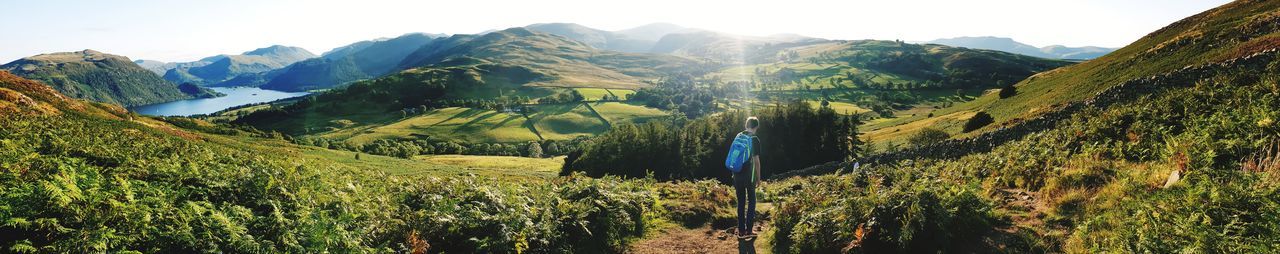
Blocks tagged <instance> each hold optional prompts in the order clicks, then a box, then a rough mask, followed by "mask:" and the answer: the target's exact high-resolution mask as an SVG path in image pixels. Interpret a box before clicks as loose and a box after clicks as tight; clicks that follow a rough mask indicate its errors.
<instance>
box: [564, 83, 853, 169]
mask: <svg viewBox="0 0 1280 254" xmlns="http://www.w3.org/2000/svg"><path fill="white" fill-rule="evenodd" d="M753 115H754V116H757V117H759V118H760V131H759V132H758V133H757V135H758V136H759V137H760V140H761V142H762V144H763V147H761V148H760V150H761V152H760V153H761V155H760V157H761V161H762V162H761V174H763V176H770V175H773V174H778V173H783V172H787V171H791V170H796V169H802V168H805V167H808V166H812V165H817V164H822V163H827V162H833V161H843V160H847V159H849V158H854V157H857V156H859V155H860V154H859V151H860V150H859V148H860V147H861V142H860V141H859V140H857V139H856V138H854V136H855V135H856V132H857V125H858V121H857V119H855V118H853V117H848V116H842V115H838V114H836V113H835V111H833V110H831V109H830V108H821V109H813V108H811V107H809V105H808V104H807V103H805V102H802V101H791V102H789V103H786V104H780V105H778V106H776V107H773V108H770V109H768V110H765V111H759V112H755V113H754V114H753ZM746 117H747V114H746V112H741V111H734V112H726V113H721V114H716V115H712V116H708V117H705V118H700V119H696V120H691V121H689V122H688V123H678V122H677V123H670V122H649V123H646V124H642V125H621V126H616V127H615V128H614V129H613V130H611V131H609V132H607V133H605V134H603V135H601V136H599V137H597V138H595V139H593V140H592V142H590V143H589V144H587V145H586V146H585V147H583V150H582V151H581V153H580V154H579V153H570V154H569V155H568V157H567V158H566V160H565V166H564V171H563V172H562V173H561V174H562V175H568V174H569V173H570V172H584V173H586V174H587V175H590V176H604V175H620V176H629V177H645V176H654V177H657V178H659V179H703V178H721V179H723V178H726V177H727V176H728V172H729V171H727V170H725V169H724V164H723V163H722V162H723V161H724V155H725V154H728V148H729V143H730V142H731V141H732V139H733V137H734V135H736V134H737V133H738V132H740V131H742V130H743V129H744V127H743V122H745V120H746Z"/></svg>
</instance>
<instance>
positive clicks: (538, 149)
mask: <svg viewBox="0 0 1280 254" xmlns="http://www.w3.org/2000/svg"><path fill="white" fill-rule="evenodd" d="M525 151H526V155H527V156H529V158H542V145H540V144H538V142H529V147H528V148H527V149H526V150H525Z"/></svg>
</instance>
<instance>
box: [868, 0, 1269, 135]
mask: <svg viewBox="0 0 1280 254" xmlns="http://www.w3.org/2000/svg"><path fill="white" fill-rule="evenodd" d="M1278 6H1280V3H1276V2H1274V1H1236V2H1233V3H1230V4H1227V5H1224V6H1222V7H1220V8H1215V9H1213V10H1209V11H1205V12H1203V13H1200V14H1197V15H1195V16H1191V17H1188V18H1186V19H1183V20H1181V21H1178V22H1175V23H1173V24H1170V25H1169V26H1167V27H1164V28H1161V29H1160V30H1157V31H1154V32H1152V33H1150V34H1148V35H1146V36H1144V37H1142V38H1141V39H1139V40H1138V41H1135V42H1134V43H1132V44H1130V45H1128V46H1125V47H1124V48H1121V49H1119V50H1116V51H1115V52H1113V53H1111V54H1108V55H1106V56H1103V57H1099V58H1097V59H1094V60H1090V61H1087V62H1083V63H1080V64H1076V65H1072V66H1069V67H1066V68H1062V69H1058V70H1054V71H1050V72H1046V73H1041V74H1037V75H1035V76H1032V77H1031V78H1028V79H1026V80H1023V81H1021V82H1019V83H1018V84H1017V85H1016V88H1017V91H1018V92H1017V94H1016V95H1014V96H1012V97H1010V98H1007V99H1001V98H1000V97H999V96H998V95H996V94H994V93H992V94H987V95H984V96H982V97H980V98H978V99H977V100H974V101H972V102H968V103H964V104H960V105H957V106H955V107H951V108H946V109H942V110H939V111H938V112H935V113H934V117H932V118H933V119H927V118H930V117H927V116H925V115H918V116H915V117H903V118H899V119H895V120H894V121H893V123H891V124H886V125H885V126H896V125H903V124H908V123H911V122H916V121H934V122H937V123H940V124H944V125H947V126H960V125H961V124H958V123H956V121H958V120H964V119H942V117H943V116H946V115H950V114H952V113H955V112H962V111H974V112H976V111H983V112H987V113H990V114H991V115H992V116H993V117H994V118H995V120H996V122H997V123H1002V122H1016V121H1018V119H1028V118H1031V117H1034V116H1036V115H1039V114H1041V113H1043V112H1046V111H1050V110H1052V109H1054V108H1055V107H1059V106H1061V105H1063V104H1065V103H1068V102H1072V101H1081V100H1084V99H1086V98H1089V97H1091V96H1093V95H1094V94H1095V93H1097V92H1099V91H1102V90H1103V89H1106V88H1108V87H1111V86H1115V85H1118V84H1120V83H1122V82H1124V81H1128V80H1132V79H1137V78H1144V77H1148V76H1151V75H1156V74H1161V73H1167V72H1170V71H1174V70H1178V69H1181V68H1183V67H1186V66H1189V65H1197V64H1204V63H1211V62H1218V61H1223V60H1226V59H1231V58H1236V57H1240V56H1245V55H1248V54H1251V53H1256V52H1260V51H1262V50H1266V49H1273V48H1277V47H1278V45H1280V43H1277V41H1280V39H1278V38H1280V25H1277V24H1280V22H1277V20H1280V14H1277V12H1276V9H1277V7H1278ZM998 126H1000V124H995V125H991V127H989V128H988V129H987V130H990V129H994V128H998ZM946 130H947V131H949V132H952V133H958V132H960V129H959V128H956V127H949V128H946ZM904 132H907V133H909V131H906V130H904Z"/></svg>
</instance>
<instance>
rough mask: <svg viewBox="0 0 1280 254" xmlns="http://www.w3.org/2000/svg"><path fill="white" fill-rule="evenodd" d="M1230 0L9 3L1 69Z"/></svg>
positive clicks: (1180, 14) (1032, 34)
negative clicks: (643, 29)
mask: <svg viewBox="0 0 1280 254" xmlns="http://www.w3.org/2000/svg"><path fill="white" fill-rule="evenodd" d="M1227 2H1228V1H1227V0H1124V1H1117V0H1075V1H1058V0H1054V1H1048V0H967V1H954V0H883V1H868V0H839V1H813V0H774V1H757V0H736V1H735V0H630V1H618V0H614V1H607V0H554V1H538V0H514V1H506V0H503V1H498V0H451V1H429V0H416V1H415V0H360V1H328V0H319V1H317V0H311V1H301V0H298V1H294V0H285V1H269V0H219V1H187V0H179V1H170V0H113V1H99V0H49V1H32V0H0V6H3V8H0V31H4V32H5V36H4V37H2V38H0V63H7V62H10V61H13V60H17V59H19V58H22V57H26V56H31V55H36V54H40V53H50V52H67V51H78V50H83V49H94V50H98V51H102V52H106V53H111V54H117V55H124V56H127V57H129V58H131V59H135V60H136V59H151V60H161V61H166V62H184V61H194V60H197V59H200V58H203V57H207V56H212V55H217V54H239V53H242V52H245V51H249V50H253V49H255V48H261V47H266V46H270V45H277V44H278V45H289V46H298V47H302V48H305V49H307V50H309V51H312V52H313V53H315V54H321V53H324V52H326V51H328V50H330V49H333V48H335V47H339V46H343V45H347V44H350V43H353V42H357V41H362V40H369V39H375V38H383V37H395V36H399V35H402V34H405V33H413V32H426V33H445V34H460V33H461V34H469V33H478V32H482V31H485V30H490V29H503V28H509V27H517V26H525V25H529V24H534V23H549V22H570V23H578V24H581V25H585V26H589V27H593V28H597V29H604V30H621V29H626V28H631V27H636V26H640V25H645V24H650V23H655V22H666V23H673V24H677V25H681V26H685V27H693V28H701V29H709V30H714V31H719V32H726V33H733V34H741V35H758V36H763V35H771V34H780V33H792V34H800V35H805V36H812V37H820V38H827V39H883V40H894V39H899V40H904V41H928V40H933V39H938V38H951V37H958V36H999V37H1010V38H1013V39H1014V40H1017V41H1020V42H1023V43H1027V44H1031V45H1034V46H1047V45H1053V44H1059V45H1067V46H1103V47H1122V46H1124V45H1126V44H1128V43H1130V42H1133V41H1134V40H1137V39H1138V38H1140V37H1142V36H1144V35H1146V34H1147V33H1150V32H1152V31H1155V30H1156V29H1159V28H1161V27H1164V26H1165V25H1168V24H1169V23H1172V22H1174V21H1177V20H1180V19H1182V18H1184V17H1187V16H1190V15H1194V14H1196V13H1200V12H1202V11H1205V10H1208V9H1211V8H1213V7H1217V6H1219V5H1222V4H1225V3H1227Z"/></svg>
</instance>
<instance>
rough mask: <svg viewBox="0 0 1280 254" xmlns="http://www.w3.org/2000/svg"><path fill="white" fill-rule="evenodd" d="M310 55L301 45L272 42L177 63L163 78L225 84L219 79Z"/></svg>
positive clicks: (275, 66)
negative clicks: (234, 52) (241, 51)
mask: <svg viewBox="0 0 1280 254" xmlns="http://www.w3.org/2000/svg"><path fill="white" fill-rule="evenodd" d="M314 57H316V55H314V54H312V53H311V52H309V51H307V50H306V49H303V48H299V47H288V46H281V45H275V46H270V47H266V48H260V49H255V50H252V51H249V52H244V53H243V54H240V55H220V56H214V57H209V58H205V59H201V60H200V61H196V62H190V63H180V64H177V65H176V66H175V67H174V68H173V69H169V70H168V71H167V72H165V74H164V78H165V79H166V80H169V81H173V82H175V83H193V84H198V85H208V86H225V85H224V84H219V83H221V82H224V81H227V80H230V79H233V78H236V77H237V76H240V75H246V74H257V73H262V72H267V71H271V70H275V69H279V68H281V67H285V66H288V65H290V64H293V63H296V62H298V61H302V60H305V59H310V58H314Z"/></svg>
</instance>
